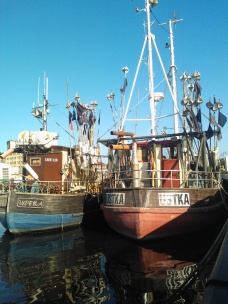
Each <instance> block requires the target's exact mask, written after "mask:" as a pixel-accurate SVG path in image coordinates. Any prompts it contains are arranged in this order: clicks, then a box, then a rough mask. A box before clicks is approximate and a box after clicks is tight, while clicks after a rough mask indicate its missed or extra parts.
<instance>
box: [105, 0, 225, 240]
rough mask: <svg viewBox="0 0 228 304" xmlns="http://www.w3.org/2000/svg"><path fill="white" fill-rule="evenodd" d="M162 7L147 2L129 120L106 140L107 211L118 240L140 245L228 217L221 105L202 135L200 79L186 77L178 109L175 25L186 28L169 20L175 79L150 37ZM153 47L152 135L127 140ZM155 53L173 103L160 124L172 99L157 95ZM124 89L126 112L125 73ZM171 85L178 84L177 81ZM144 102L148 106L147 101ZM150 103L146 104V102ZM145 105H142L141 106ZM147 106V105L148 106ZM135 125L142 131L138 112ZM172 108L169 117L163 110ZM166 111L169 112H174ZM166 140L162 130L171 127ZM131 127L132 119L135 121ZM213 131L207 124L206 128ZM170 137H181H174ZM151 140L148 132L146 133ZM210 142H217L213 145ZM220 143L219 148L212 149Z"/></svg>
mask: <svg viewBox="0 0 228 304" xmlns="http://www.w3.org/2000/svg"><path fill="white" fill-rule="evenodd" d="M156 4H157V1H151V0H150V1H149V0H145V9H143V10H139V9H138V11H144V12H146V15H147V30H148V33H147V35H146V37H145V41H144V44H143V49H142V52H141V56H140V58H139V63H138V67H137V70H136V76H135V78H134V81H133V86H132V89H131V92H130V96H129V99H128V103H127V105H126V108H125V111H123V112H122V115H121V118H120V121H121V126H120V128H119V131H112V132H111V134H112V135H116V138H115V139H113V140H110V139H109V140H100V142H102V143H103V144H105V145H106V146H107V147H108V154H109V157H108V177H107V178H106V180H105V181H104V190H103V204H102V210H103V214H104V217H105V219H106V221H107V223H108V224H109V225H110V226H111V227H112V228H113V229H114V230H115V231H117V232H118V233H120V234H122V235H124V236H127V237H130V238H133V239H137V240H145V239H153V238H160V237H167V236H171V235H176V234H183V233H187V232H190V231H196V230H199V229H201V228H204V227H206V226H208V225H212V224H213V223H215V222H217V221H218V220H219V219H220V217H221V216H222V215H223V214H224V212H225V210H226V206H225V200H226V192H225V191H224V189H223V187H222V179H221V172H220V169H219V163H218V146H217V143H218V140H220V139H221V127H222V126H223V125H224V123H225V121H226V117H224V115H223V114H221V112H220V109H221V108H222V106H223V105H222V103H221V102H220V101H219V102H217V101H216V99H215V98H214V103H212V102H210V101H209V102H207V104H206V106H207V109H209V117H207V115H205V114H204V115H203V116H204V117H205V118H207V119H208V121H209V127H208V129H207V130H206V131H203V123H202V119H201V104H202V102H203V99H202V97H201V86H200V85H199V81H200V78H201V76H200V73H199V72H196V71H195V72H194V73H193V75H192V76H190V75H189V74H187V73H186V72H184V73H183V75H182V76H181V78H180V79H181V81H182V82H183V96H182V101H181V107H182V109H181V111H180V110H179V105H178V102H177V84H176V76H175V71H176V66H175V62H174V48H173V24H176V23H178V22H179V21H181V20H177V19H175V20H174V21H172V20H170V21H169V22H168V24H169V31H170V45H168V48H169V49H170V53H171V56H170V58H171V64H170V72H169V73H168V74H167V73H166V72H165V69H164V66H163V63H162V61H161V56H160V54H159V51H158V48H157V45H156V42H155V36H154V35H152V34H151V29H150V27H151V26H150V25H151V21H150V11H151V10H152V9H153V7H154V6H155V5H156ZM146 44H148V55H147V57H146V58H147V60H148V64H147V65H148V75H149V89H148V92H149V93H148V95H147V97H148V98H146V99H148V100H149V103H150V118H149V119H147V118H146V119H144V120H145V121H146V120H147V121H148V120H149V121H150V126H149V127H150V134H149V135H143V136H139V135H137V134H136V132H135V131H134V132H125V131H124V130H125V129H127V128H126V123H127V121H130V119H129V120H128V118H127V116H128V114H129V113H130V114H131V113H132V110H131V109H130V102H131V99H132V95H133V91H134V86H135V83H136V78H137V76H138V71H139V67H140V63H141V62H142V60H143V54H144V49H145V45H146ZM152 46H153V48H154V50H155V51H156V53H157V56H158V59H159V63H160V65H161V69H162V71H163V73H164V79H165V80H166V89H167V88H168V91H169V93H170V96H171V98H170V99H171V100H172V103H173V112H172V113H171V114H170V113H167V112H165V114H164V115H163V116H160V117H157V115H156V112H158V111H156V108H158V107H159V106H160V108H161V103H162V102H163V99H164V97H165V99H166V96H165V95H164V93H162V92H159V93H157V92H155V91H154V88H155V85H154V81H155V80H154V77H153V75H154V73H153V69H152V67H153V66H154V61H152ZM123 71H124V75H125V81H124V86H123V87H122V88H121V92H122V99H121V105H122V110H123V108H124V107H123V101H124V96H125V89H126V85H127V81H126V73H127V72H128V69H127V68H126V67H125V68H124V69H123ZM171 79H172V81H171ZM144 99H145V98H144ZM141 101H142V102H143V99H142V100H141ZM141 101H139V102H138V104H140V103H141ZM147 103H148V101H147ZM134 107H135V108H137V114H136V115H137V116H136V117H137V119H136V124H138V123H139V121H140V118H138V113H140V111H139V110H138V107H136V106H135V105H134V106H133V108H134ZM164 108H165V109H164ZM163 110H165V111H167V110H169V111H170V107H168V105H165V106H163ZM170 117H173V122H174V123H173V125H172V127H171V128H167V127H164V125H163V129H162V130H161V131H160V132H159V126H158V123H157V122H159V123H160V122H161V121H165V124H167V123H168V124H169V121H170ZM131 120H132V119H131ZM207 125H208V122H207ZM169 129H174V131H173V132H172V133H168V130H169ZM144 132H145V133H144V134H146V132H147V131H146V127H145V129H144ZM211 138H213V139H214V140H213V141H212V140H211ZM212 142H213V145H212Z"/></svg>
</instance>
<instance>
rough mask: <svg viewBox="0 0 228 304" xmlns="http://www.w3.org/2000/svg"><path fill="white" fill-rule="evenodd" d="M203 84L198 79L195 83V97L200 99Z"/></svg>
mask: <svg viewBox="0 0 228 304" xmlns="http://www.w3.org/2000/svg"><path fill="white" fill-rule="evenodd" d="M201 89H202V88H201V86H200V85H199V83H198V82H197V81H195V83H194V92H195V99H198V98H199V97H200V95H201Z"/></svg>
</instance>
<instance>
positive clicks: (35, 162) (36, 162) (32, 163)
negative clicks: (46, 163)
mask: <svg viewBox="0 0 228 304" xmlns="http://www.w3.org/2000/svg"><path fill="white" fill-rule="evenodd" d="M30 166H41V158H40V157H31V158H30Z"/></svg>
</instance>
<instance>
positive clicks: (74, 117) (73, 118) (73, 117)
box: [72, 110, 76, 121]
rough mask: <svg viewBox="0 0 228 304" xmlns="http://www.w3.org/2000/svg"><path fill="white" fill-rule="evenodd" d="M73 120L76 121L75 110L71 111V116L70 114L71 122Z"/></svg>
mask: <svg viewBox="0 0 228 304" xmlns="http://www.w3.org/2000/svg"><path fill="white" fill-rule="evenodd" d="M73 120H76V113H75V110H73V114H72V121H73Z"/></svg>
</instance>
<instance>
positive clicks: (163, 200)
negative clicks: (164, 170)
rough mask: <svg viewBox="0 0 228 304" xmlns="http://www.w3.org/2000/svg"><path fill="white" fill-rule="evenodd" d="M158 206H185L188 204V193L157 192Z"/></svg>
mask: <svg viewBox="0 0 228 304" xmlns="http://www.w3.org/2000/svg"><path fill="white" fill-rule="evenodd" d="M158 200H159V206H162V207H164V206H167V207H187V206H190V195H189V193H158Z"/></svg>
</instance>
